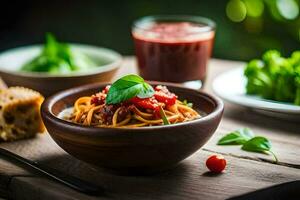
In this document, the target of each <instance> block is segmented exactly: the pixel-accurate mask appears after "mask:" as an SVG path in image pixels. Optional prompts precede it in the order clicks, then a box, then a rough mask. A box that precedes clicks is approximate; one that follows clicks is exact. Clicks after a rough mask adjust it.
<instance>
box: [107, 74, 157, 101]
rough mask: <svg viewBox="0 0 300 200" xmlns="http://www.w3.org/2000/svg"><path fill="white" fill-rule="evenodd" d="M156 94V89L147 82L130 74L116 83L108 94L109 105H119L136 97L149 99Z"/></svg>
mask: <svg viewBox="0 0 300 200" xmlns="http://www.w3.org/2000/svg"><path fill="white" fill-rule="evenodd" d="M153 94H154V89H153V88H152V86H151V85H149V84H148V83H146V82H145V80H144V79H143V78H142V77H140V76H138V75H134V74H130V75H127V76H124V77H122V78H120V79H118V80H117V81H116V82H114V83H113V84H112V85H111V87H110V89H109V91H108V94H107V97H106V103H107V104H117V103H121V102H123V101H126V100H128V99H131V98H133V97H135V96H137V97H139V98H142V99H143V98H149V97H152V96H153Z"/></svg>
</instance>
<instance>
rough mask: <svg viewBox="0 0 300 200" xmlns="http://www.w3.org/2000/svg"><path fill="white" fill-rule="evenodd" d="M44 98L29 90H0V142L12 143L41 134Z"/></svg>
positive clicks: (17, 88) (15, 88)
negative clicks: (41, 113) (41, 108)
mask: <svg viewBox="0 0 300 200" xmlns="http://www.w3.org/2000/svg"><path fill="white" fill-rule="evenodd" d="M43 100H44V97H43V96H42V95H41V94H40V93H38V92H36V91H34V90H31V89H28V88H24V87H10V88H8V89H2V90H0V141H14V140H19V139H24V138H30V137H34V136H35V135H36V134H37V133H43V132H44V131H45V126H44V125H43V122H42V119H41V116H40V106H41V104H42V102H43Z"/></svg>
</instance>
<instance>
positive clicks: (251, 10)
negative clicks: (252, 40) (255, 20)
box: [244, 0, 264, 17]
mask: <svg viewBox="0 0 300 200" xmlns="http://www.w3.org/2000/svg"><path fill="white" fill-rule="evenodd" d="M244 3H245V5H246V9H247V16H250V17H260V16H261V15H262V14H263V12H264V3H263V1H262V0H244Z"/></svg>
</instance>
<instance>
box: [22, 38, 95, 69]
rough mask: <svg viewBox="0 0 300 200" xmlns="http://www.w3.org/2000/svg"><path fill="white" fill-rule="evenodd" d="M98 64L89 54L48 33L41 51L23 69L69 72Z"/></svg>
mask: <svg viewBox="0 0 300 200" xmlns="http://www.w3.org/2000/svg"><path fill="white" fill-rule="evenodd" d="M96 66H97V64H96V63H95V62H94V61H93V60H91V59H90V58H89V57H88V56H86V55H85V54H83V53H81V52H79V51H75V50H72V49H71V47H70V46H69V45H68V44H65V43H60V42H58V41H57V40H56V39H55V37H54V36H53V35H52V34H49V33H48V34H46V42H45V45H44V46H43V49H42V51H41V53H40V54H39V55H38V56H37V57H35V58H33V59H32V60H31V61H29V62H28V63H26V64H25V65H24V66H23V67H22V68H21V71H26V72H47V73H50V74H67V73H69V72H72V71H86V70H88V69H90V68H93V67H96Z"/></svg>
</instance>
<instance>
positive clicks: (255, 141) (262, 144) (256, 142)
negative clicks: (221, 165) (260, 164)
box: [242, 136, 278, 163]
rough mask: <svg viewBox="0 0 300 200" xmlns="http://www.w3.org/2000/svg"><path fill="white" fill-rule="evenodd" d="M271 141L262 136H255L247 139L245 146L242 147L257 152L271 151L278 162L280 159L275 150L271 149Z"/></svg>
mask: <svg viewBox="0 0 300 200" xmlns="http://www.w3.org/2000/svg"><path fill="white" fill-rule="evenodd" d="M271 147H272V145H271V142H270V141H269V140H268V139H267V138H265V137H261V136H257V137H254V138H252V139H250V140H249V141H247V142H246V143H245V144H244V145H243V146H242V149H243V150H245V151H250V152H257V153H270V154H272V156H273V157H274V160H275V162H276V163H277V162H278V159H277V157H276V155H275V154H274V152H272V151H271Z"/></svg>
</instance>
